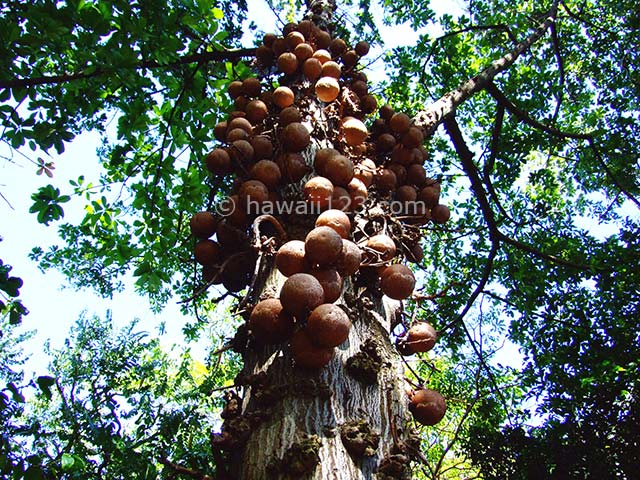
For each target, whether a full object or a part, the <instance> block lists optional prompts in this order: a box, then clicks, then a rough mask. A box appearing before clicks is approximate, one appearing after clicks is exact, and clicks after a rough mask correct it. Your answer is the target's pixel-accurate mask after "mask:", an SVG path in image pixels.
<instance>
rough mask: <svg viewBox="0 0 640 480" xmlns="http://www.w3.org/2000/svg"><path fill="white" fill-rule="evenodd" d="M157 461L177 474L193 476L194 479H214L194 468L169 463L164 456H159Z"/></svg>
mask: <svg viewBox="0 0 640 480" xmlns="http://www.w3.org/2000/svg"><path fill="white" fill-rule="evenodd" d="M158 461H159V462H160V463H161V464H162V465H164V466H165V467H167V468H170V469H171V470H173V471H174V472H176V473H177V474H178V475H187V476H189V477H191V478H195V479H196V480H214V478H213V477H210V476H209V475H205V474H204V473H201V472H196V471H195V470H191V469H190V468H187V467H182V466H180V465H176V464H175V463H171V462H170V461H169V460H168V459H166V458H159V459H158Z"/></svg>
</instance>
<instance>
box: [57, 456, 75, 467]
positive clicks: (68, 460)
mask: <svg viewBox="0 0 640 480" xmlns="http://www.w3.org/2000/svg"><path fill="white" fill-rule="evenodd" d="M75 463H76V460H75V458H74V456H73V455H69V454H68V453H63V454H62V458H61V459H60V465H61V466H62V470H64V471H69V470H72V469H73V466H74V465H75Z"/></svg>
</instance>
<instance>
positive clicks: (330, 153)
mask: <svg viewBox="0 0 640 480" xmlns="http://www.w3.org/2000/svg"><path fill="white" fill-rule="evenodd" d="M338 155H340V152H338V151H337V150H336V149H335V148H320V149H318V150H316V156H315V158H314V161H313V167H314V168H315V169H316V172H318V173H319V174H320V175H325V173H326V165H327V163H328V162H329V160H330V159H331V158H333V157H335V156H338Z"/></svg>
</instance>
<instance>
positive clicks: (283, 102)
mask: <svg viewBox="0 0 640 480" xmlns="http://www.w3.org/2000/svg"><path fill="white" fill-rule="evenodd" d="M294 99H295V95H294V94H293V90H291V89H290V88H289V87H278V88H276V89H275V90H274V91H273V103H275V104H276V105H277V106H278V107H280V108H286V107H288V106H290V105H293V100H294Z"/></svg>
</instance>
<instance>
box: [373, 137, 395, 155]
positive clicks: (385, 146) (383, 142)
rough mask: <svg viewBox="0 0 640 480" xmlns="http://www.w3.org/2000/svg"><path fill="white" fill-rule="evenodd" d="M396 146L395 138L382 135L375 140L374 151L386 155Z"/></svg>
mask: <svg viewBox="0 0 640 480" xmlns="http://www.w3.org/2000/svg"><path fill="white" fill-rule="evenodd" d="M395 146H396V138H395V137H394V136H393V135H391V134H390V133H383V134H382V135H380V136H379V137H378V139H377V140H376V150H377V151H378V152H380V153H387V152H390V151H391V150H393V148H394V147H395Z"/></svg>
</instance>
